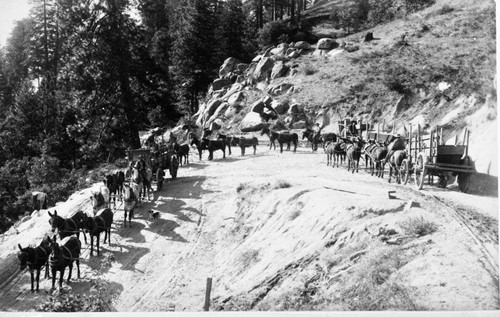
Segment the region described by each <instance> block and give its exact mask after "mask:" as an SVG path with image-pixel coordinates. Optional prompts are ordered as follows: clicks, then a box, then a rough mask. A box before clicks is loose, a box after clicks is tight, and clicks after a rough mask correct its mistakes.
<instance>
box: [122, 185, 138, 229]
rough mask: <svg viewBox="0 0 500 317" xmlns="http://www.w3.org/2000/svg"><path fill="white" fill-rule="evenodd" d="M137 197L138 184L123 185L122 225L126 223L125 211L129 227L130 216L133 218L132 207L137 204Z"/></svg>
mask: <svg viewBox="0 0 500 317" xmlns="http://www.w3.org/2000/svg"><path fill="white" fill-rule="evenodd" d="M138 197H139V186H138V185H137V184H135V183H131V184H130V185H125V187H124V188H123V211H124V213H125V214H124V216H123V226H124V227H125V226H126V224H127V213H128V225H129V227H130V225H131V221H132V218H134V209H135V206H136V205H137V201H138Z"/></svg>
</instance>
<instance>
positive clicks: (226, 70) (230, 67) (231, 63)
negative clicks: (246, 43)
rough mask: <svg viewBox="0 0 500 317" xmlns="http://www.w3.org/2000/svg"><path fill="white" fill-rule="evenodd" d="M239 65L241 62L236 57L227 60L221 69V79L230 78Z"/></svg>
mask: <svg viewBox="0 0 500 317" xmlns="http://www.w3.org/2000/svg"><path fill="white" fill-rule="evenodd" d="M239 63H240V61H239V60H237V59H236V58H234V57H229V58H226V60H225V61H224V63H223V64H222V65H221V67H220V68H219V77H220V78H224V77H226V76H228V75H229V74H231V72H232V71H234V70H235V69H236V66H237V65H238V64H239Z"/></svg>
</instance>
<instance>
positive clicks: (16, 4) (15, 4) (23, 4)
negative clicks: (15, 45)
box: [0, 0, 30, 46]
mask: <svg viewBox="0 0 500 317" xmlns="http://www.w3.org/2000/svg"><path fill="white" fill-rule="evenodd" d="M29 9H30V5H29V4H28V0H0V46H5V45H6V44H7V39H8V38H9V37H10V34H11V32H12V30H13V29H14V26H15V21H19V20H22V19H24V18H26V17H27V16H28V14H29Z"/></svg>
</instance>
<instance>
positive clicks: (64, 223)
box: [49, 210, 87, 243]
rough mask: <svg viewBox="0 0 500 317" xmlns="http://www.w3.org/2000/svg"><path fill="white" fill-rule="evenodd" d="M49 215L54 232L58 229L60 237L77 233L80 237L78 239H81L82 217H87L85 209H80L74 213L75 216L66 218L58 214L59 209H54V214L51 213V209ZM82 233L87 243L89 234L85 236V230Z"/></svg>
mask: <svg viewBox="0 0 500 317" xmlns="http://www.w3.org/2000/svg"><path fill="white" fill-rule="evenodd" d="M49 216H50V219H49V224H50V226H51V227H52V232H55V231H56V229H57V232H58V233H59V237H60V238H61V239H64V238H65V237H69V236H71V235H73V234H76V237H77V238H78V240H80V229H81V226H80V222H81V220H82V218H84V217H85V213H84V212H83V211H81V210H80V211H78V212H77V213H76V214H74V215H73V217H71V218H66V219H64V218H62V217H61V216H58V215H57V210H54V214H51V213H50V211H49ZM82 234H83V239H84V240H85V243H87V236H85V232H83V231H82Z"/></svg>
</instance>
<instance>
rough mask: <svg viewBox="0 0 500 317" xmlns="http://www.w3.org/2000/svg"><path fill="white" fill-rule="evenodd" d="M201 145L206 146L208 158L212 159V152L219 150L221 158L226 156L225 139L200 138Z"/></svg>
mask: <svg viewBox="0 0 500 317" xmlns="http://www.w3.org/2000/svg"><path fill="white" fill-rule="evenodd" d="M201 147H202V148H206V149H207V150H208V160H209V161H211V160H213V159H214V152H215V151H218V150H221V151H222V158H226V141H225V140H209V139H202V140H201Z"/></svg>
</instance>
